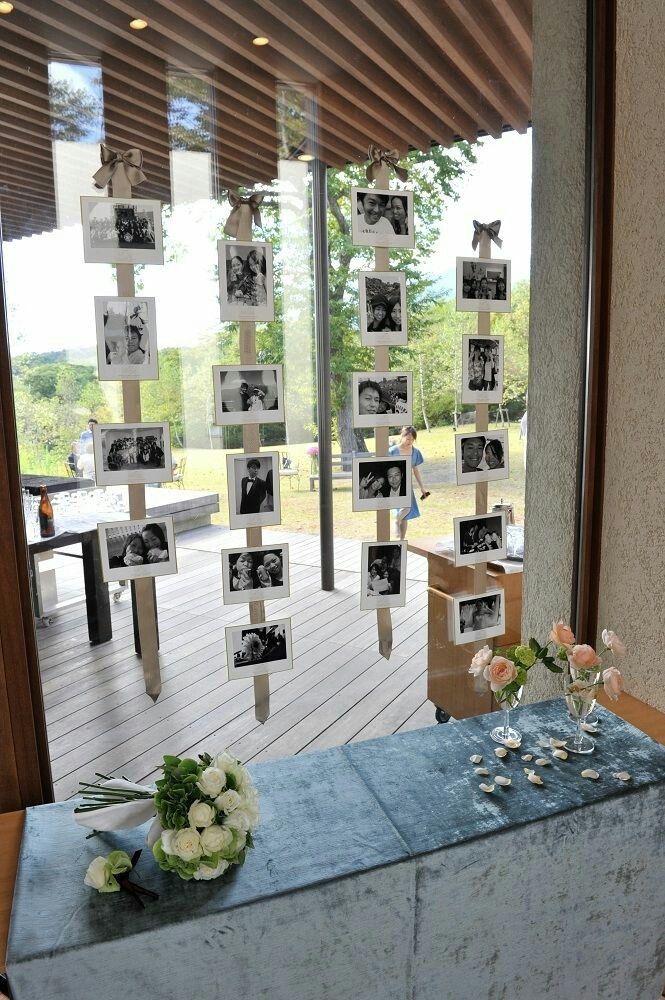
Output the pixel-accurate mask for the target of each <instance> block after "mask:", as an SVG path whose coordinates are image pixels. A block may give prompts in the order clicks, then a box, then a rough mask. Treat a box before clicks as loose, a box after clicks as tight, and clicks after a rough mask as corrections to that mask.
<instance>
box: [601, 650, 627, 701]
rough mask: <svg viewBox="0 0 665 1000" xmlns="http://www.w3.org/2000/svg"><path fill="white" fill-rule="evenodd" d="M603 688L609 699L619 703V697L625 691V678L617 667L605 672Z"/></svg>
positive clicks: (608, 668)
mask: <svg viewBox="0 0 665 1000" xmlns="http://www.w3.org/2000/svg"><path fill="white" fill-rule="evenodd" d="M611 648H612V647H610V649H611ZM603 687H604V688H605V694H606V695H607V697H608V698H611V699H612V701H618V699H619V695H620V694H621V692H622V691H623V677H622V676H621V672H620V671H619V670H617V668H616V667H607V668H606V669H605V670H603Z"/></svg>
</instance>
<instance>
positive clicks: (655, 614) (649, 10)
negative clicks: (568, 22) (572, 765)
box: [599, 0, 665, 711]
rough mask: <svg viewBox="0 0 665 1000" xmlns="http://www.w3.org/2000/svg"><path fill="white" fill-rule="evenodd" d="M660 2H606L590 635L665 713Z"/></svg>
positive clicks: (637, 691) (664, 208) (663, 63)
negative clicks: (620, 640)
mask: <svg viewBox="0 0 665 1000" xmlns="http://www.w3.org/2000/svg"><path fill="white" fill-rule="evenodd" d="M663 38H665V3H663V2H662V0H618V2H617V98H616V170H615V199H614V255H613V281H612V302H611V308H612V312H611V328H610V338H611V342H610V379H609V399H608V419H607V455H606V475H605V504H604V506H605V513H604V518H603V541H602V561H601V579H600V607H599V625H600V627H601V628H602V627H603V625H605V624H607V625H609V627H611V628H613V629H614V630H615V631H616V632H618V633H619V634H620V635H621V636H622V637H624V639H625V641H626V644H627V645H628V647H629V655H628V658H627V659H626V661H625V671H624V673H625V677H626V684H627V687H628V689H629V690H630V692H631V694H633V695H635V696H636V697H637V698H640V699H642V700H643V701H646V702H648V703H649V704H650V705H653V706H654V707H655V708H658V709H660V710H661V711H665V683H664V681H663V677H664V674H665V671H664V664H665V656H664V652H663V645H664V641H663V640H664V638H665V628H664V620H665V614H664V610H665V605H664V603H663V591H664V589H665V588H664V583H665V570H664V562H663V557H664V553H665V546H664V545H663V540H664V539H665V530H664V525H665V521H664V519H663V507H664V505H665V461H663V451H662V449H663V433H662V430H661V424H662V418H663V413H664V412H665V365H663V363H662V359H663V358H664V357H665V307H664V303H663V289H664V288H665V279H664V276H663V274H664V270H665V267H664V265H665V200H664V192H665V155H664V150H663V144H664V141H663V134H664V132H665V86H664V83H665V48H664V47H663Z"/></svg>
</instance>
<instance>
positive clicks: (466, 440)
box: [455, 430, 510, 486]
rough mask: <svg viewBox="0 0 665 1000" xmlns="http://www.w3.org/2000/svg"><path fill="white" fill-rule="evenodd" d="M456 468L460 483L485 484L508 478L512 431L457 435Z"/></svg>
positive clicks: (460, 484)
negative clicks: (509, 441) (509, 440)
mask: <svg viewBox="0 0 665 1000" xmlns="http://www.w3.org/2000/svg"><path fill="white" fill-rule="evenodd" d="M455 465H456V472H457V483H458V485H459V486H462V485H463V484H464V483H483V482H490V481H493V480H495V479H507V478H508V477H509V475H510V469H509V466H508V432H507V431H501V430H498V431H486V432H485V433H484V434H456V435H455Z"/></svg>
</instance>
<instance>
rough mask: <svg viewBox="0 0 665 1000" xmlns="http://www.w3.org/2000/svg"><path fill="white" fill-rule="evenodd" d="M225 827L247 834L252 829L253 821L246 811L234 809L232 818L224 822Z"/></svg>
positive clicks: (227, 818) (228, 817)
mask: <svg viewBox="0 0 665 1000" xmlns="http://www.w3.org/2000/svg"><path fill="white" fill-rule="evenodd" d="M224 826H226V827H228V829H229V830H241V831H242V832H243V833H247V831H248V830H250V829H251V826H252V821H251V817H250V816H249V815H248V813H247V812H246V810H245V809H241V808H238V809H234V810H233V812H232V813H231V815H230V816H227V817H226V819H225V820H224Z"/></svg>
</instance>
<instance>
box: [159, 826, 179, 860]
mask: <svg viewBox="0 0 665 1000" xmlns="http://www.w3.org/2000/svg"><path fill="white" fill-rule="evenodd" d="M175 834H176V832H175V830H162V835H161V837H160V838H159V839H160V840H161V842H162V850H163V851H164V854H175V848H174V846H173V838H174V837H175Z"/></svg>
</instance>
